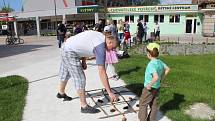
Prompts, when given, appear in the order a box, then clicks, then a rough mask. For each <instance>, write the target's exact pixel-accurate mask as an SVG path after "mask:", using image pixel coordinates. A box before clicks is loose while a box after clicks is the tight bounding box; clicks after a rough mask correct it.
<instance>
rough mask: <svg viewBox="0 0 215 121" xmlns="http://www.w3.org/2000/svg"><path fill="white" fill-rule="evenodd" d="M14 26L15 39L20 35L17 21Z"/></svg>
mask: <svg viewBox="0 0 215 121" xmlns="http://www.w3.org/2000/svg"><path fill="white" fill-rule="evenodd" d="M13 26H14V32H15V37H18V33H17V21H14V22H13Z"/></svg>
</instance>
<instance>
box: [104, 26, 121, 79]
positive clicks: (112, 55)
mask: <svg viewBox="0 0 215 121" xmlns="http://www.w3.org/2000/svg"><path fill="white" fill-rule="evenodd" d="M111 34H112V29H111V27H110V26H109V25H107V26H105V27H104V35H106V36H107V35H111ZM117 62H118V58H117V53H116V50H109V51H106V60H105V68H106V69H107V67H108V66H109V68H110V70H111V74H112V76H110V77H109V78H108V79H111V78H114V79H115V80H118V79H119V76H118V75H117V74H116V71H115V68H114V66H113V65H114V64H115V63H117Z"/></svg>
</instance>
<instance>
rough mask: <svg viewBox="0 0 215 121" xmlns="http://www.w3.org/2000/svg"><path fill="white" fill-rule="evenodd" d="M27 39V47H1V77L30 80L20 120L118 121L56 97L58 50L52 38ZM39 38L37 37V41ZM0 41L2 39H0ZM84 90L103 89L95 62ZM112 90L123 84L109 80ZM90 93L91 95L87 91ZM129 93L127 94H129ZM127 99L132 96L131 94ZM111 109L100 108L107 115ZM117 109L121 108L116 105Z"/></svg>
mask: <svg viewBox="0 0 215 121" xmlns="http://www.w3.org/2000/svg"><path fill="white" fill-rule="evenodd" d="M31 39H35V38H34V37H33V38H30V37H29V40H26V41H27V42H26V44H24V45H17V46H5V45H3V44H0V56H1V57H0V67H1V70H0V76H7V75H14V74H17V75H21V76H24V77H26V78H27V79H28V80H29V90H28V94H27V99H26V106H25V109H24V115H23V121H89V120H91V121H120V120H121V118H122V116H115V117H111V118H105V119H99V118H100V117H103V116H105V115H104V113H103V112H100V113H98V114H82V113H80V106H79V99H78V98H76V99H74V100H72V101H67V102H64V101H62V100H60V99H57V98H56V93H57V91H58V90H57V89H58V82H59V79H58V76H57V74H58V70H59V63H60V50H59V49H58V48H57V45H56V41H55V37H49V38H42V39H41V40H40V39H39V40H38V41H35V40H31ZM37 39H38V38H37ZM0 41H1V40H0ZM86 76H87V87H86V90H92V89H102V88H103V86H102V83H101V82H100V79H99V76H98V72H97V67H96V65H95V64H94V61H88V69H87V70H86ZM110 84H111V87H119V86H122V85H125V84H124V82H123V81H122V80H118V81H114V80H110ZM66 92H67V93H68V95H71V96H72V97H77V94H76V92H75V90H74V88H73V86H72V81H69V82H68V86H67V89H66ZM89 93H90V92H89ZM129 94H130V93H129ZM130 96H135V95H134V94H130ZM87 101H88V102H89V104H90V105H92V106H95V103H94V102H93V101H92V99H91V98H87ZM110 108H111V107H110V106H104V107H103V109H104V110H106V111H107V112H108V111H109V113H110ZM119 108H122V107H120V106H119ZM126 118H127V120H128V121H138V119H137V114H136V113H129V114H126ZM158 118H159V120H160V121H169V119H167V117H165V116H162V115H160V114H159V116H158Z"/></svg>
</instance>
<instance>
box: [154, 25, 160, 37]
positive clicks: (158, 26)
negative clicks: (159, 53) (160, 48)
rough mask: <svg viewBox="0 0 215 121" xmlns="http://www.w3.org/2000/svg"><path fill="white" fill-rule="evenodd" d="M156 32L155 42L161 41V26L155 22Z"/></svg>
mask: <svg viewBox="0 0 215 121" xmlns="http://www.w3.org/2000/svg"><path fill="white" fill-rule="evenodd" d="M154 32H155V40H158V41H160V25H159V24H158V21H156V22H155V27H154Z"/></svg>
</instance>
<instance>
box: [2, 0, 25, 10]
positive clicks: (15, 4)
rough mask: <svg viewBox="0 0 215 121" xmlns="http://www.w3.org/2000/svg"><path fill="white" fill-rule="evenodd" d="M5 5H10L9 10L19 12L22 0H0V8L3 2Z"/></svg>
mask: <svg viewBox="0 0 215 121" xmlns="http://www.w3.org/2000/svg"><path fill="white" fill-rule="evenodd" d="M3 1H5V3H6V5H8V4H9V5H10V7H11V8H13V9H14V10H15V11H21V8H22V0H0V8H2V7H3V6H4V2H3Z"/></svg>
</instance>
